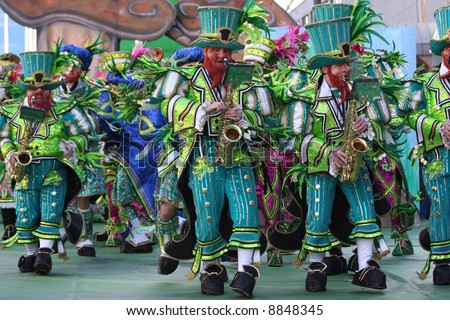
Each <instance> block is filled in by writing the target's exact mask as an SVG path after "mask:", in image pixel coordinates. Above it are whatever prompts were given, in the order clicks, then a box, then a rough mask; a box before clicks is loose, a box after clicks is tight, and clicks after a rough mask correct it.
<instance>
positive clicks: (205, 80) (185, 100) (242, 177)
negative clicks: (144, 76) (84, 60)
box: [155, 1, 271, 297]
mask: <svg viewBox="0 0 450 320" xmlns="http://www.w3.org/2000/svg"><path fill="white" fill-rule="evenodd" d="M248 4H254V5H257V6H259V4H256V3H255V2H253V1H249V2H247V4H246V7H244V9H243V10H240V9H237V8H229V7H219V6H218V7H199V8H198V13H199V19H200V25H201V30H202V32H201V35H200V37H199V38H198V39H197V40H195V41H194V42H193V43H192V45H195V46H198V47H201V48H203V52H204V55H205V58H204V61H203V64H199V65H196V66H186V67H181V68H178V69H177V70H175V71H171V72H169V73H168V74H167V75H166V76H165V77H164V79H163V81H161V82H160V87H159V88H160V90H159V93H158V97H159V96H160V97H162V98H164V100H163V101H162V102H161V110H162V111H163V115H164V116H166V118H167V120H168V123H169V124H170V125H171V127H172V129H173V135H174V136H179V138H180V143H181V145H182V147H180V148H179V150H180V155H179V157H178V158H177V159H178V164H177V169H178V183H177V184H178V188H179V190H180V192H181V194H182V196H183V200H184V204H185V206H186V214H187V217H188V219H189V222H190V230H189V232H190V233H192V232H195V239H196V241H195V242H196V243H195V257H194V263H193V266H192V276H193V277H194V276H195V275H197V274H198V273H200V274H201V275H200V280H201V290H200V291H201V293H202V294H207V295H219V294H223V293H224V282H225V281H227V273H226V270H225V268H224V266H223V265H221V264H220V257H221V256H222V255H223V254H225V253H226V252H227V251H228V250H230V249H232V248H236V247H237V261H238V272H237V273H236V274H235V276H234V278H233V280H232V281H231V283H230V288H231V289H232V290H234V291H236V292H238V293H239V294H241V295H243V296H245V297H251V296H252V293H253V289H254V286H255V283H256V278H258V277H259V271H258V269H257V268H256V267H255V266H254V265H252V263H253V262H254V255H255V249H256V251H258V248H259V247H260V243H259V229H258V207H257V197H256V189H255V187H256V185H255V177H254V172H253V168H252V167H251V159H250V157H249V154H248V152H247V146H246V143H245V140H246V138H249V135H248V133H247V131H246V126H247V122H246V121H245V119H244V118H243V117H242V116H243V115H245V116H247V113H246V112H247V111H249V112H251V111H254V110H257V109H259V108H265V107H270V105H271V103H270V95H269V93H268V92H267V91H263V90H259V91H257V90H252V87H251V86H249V85H248V84H242V85H239V86H236V88H234V86H233V85H232V83H230V82H229V83H228V86H227V83H223V82H222V81H224V74H225V71H226V70H227V62H229V63H230V62H231V55H232V51H234V50H241V49H243V47H244V46H243V45H241V44H240V43H238V42H237V39H238V36H239V32H238V27H239V26H240V25H242V23H243V21H246V20H242V19H247V18H248V12H249V11H250V10H248V6H247V5H248ZM253 8H255V7H253ZM260 18H261V17H260ZM261 19H262V18H261ZM262 21H263V22H264V23H265V19H262ZM246 66H247V67H249V68H247V69H248V71H247V75H250V79H251V77H252V75H253V68H252V67H251V66H250V65H247V64H244V63H242V66H241V68H240V69H239V71H238V72H240V73H243V72H246V70H247V69H246V68H245V67H246ZM234 76H240V75H239V74H235V75H234ZM225 79H226V77H225ZM232 79H237V78H232ZM227 88H228V91H227ZM232 88H233V89H234V90H231V89H232ZM155 92H156V93H157V92H158V91H155ZM228 125H230V126H229V127H228ZM226 127H228V128H229V129H234V131H235V132H236V131H237V132H241V134H237V135H236V136H237V137H235V139H233V140H235V143H232V144H230V145H228V146H229V147H230V149H229V150H226V147H223V146H226V145H227V142H225V143H224V138H226V136H225V134H226V132H225V131H223V130H222V129H225V128H226ZM219 142H221V143H222V145H219ZM226 203H229V206H227V205H226ZM227 207H228V210H229V212H228V210H227V211H225V210H224V209H226V208H227ZM227 217H231V221H232V230H230V234H228V236H229V237H228V241H227V239H226V237H225V235H224V233H222V232H221V230H220V228H221V227H223V226H224V224H222V223H221V220H222V219H226V218H227ZM174 242H175V243H173V244H174V246H177V245H182V243H183V242H182V241H174ZM169 244H170V242H169ZM167 247H168V245H166V249H167ZM180 251H181V250H180ZM184 251H185V250H184ZM166 252H167V250H166ZM258 253H259V252H258ZM184 254H186V252H184Z"/></svg>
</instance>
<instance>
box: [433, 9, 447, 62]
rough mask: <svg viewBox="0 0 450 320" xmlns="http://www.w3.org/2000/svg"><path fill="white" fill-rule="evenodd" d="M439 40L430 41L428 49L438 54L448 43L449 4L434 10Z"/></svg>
mask: <svg viewBox="0 0 450 320" xmlns="http://www.w3.org/2000/svg"><path fill="white" fill-rule="evenodd" d="M434 20H436V25H437V30H438V33H439V40H431V41H430V49H431V52H433V53H434V54H435V55H438V56H440V55H441V52H442V50H443V49H444V48H445V47H446V46H449V45H450V6H447V7H442V8H439V9H437V10H436V11H435V12H434Z"/></svg>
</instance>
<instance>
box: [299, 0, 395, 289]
mask: <svg viewBox="0 0 450 320" xmlns="http://www.w3.org/2000/svg"><path fill="white" fill-rule="evenodd" d="M359 4H360V3H358V4H357V5H359ZM352 10H353V6H352V5H344V4H327V5H316V6H314V7H313V11H314V13H315V16H316V17H317V18H318V21H317V22H315V23H311V24H308V25H307V26H306V29H307V31H308V34H309V36H310V37H311V43H312V46H313V48H314V49H315V53H316V54H315V55H314V56H313V57H312V58H311V59H310V60H309V61H308V64H307V66H308V68H309V69H311V70H314V69H320V71H321V75H320V77H319V78H318V81H317V84H316V86H315V88H314V94H315V97H314V102H313V103H312V105H310V106H308V105H306V104H303V106H301V108H299V109H298V111H299V112H301V114H300V115H299V119H302V121H301V123H300V130H302V131H303V132H302V134H301V135H300V140H299V144H298V148H299V151H300V152H301V155H300V158H301V161H302V163H303V164H304V165H305V167H306V172H307V177H306V179H307V180H308V183H305V184H306V200H307V203H308V213H307V217H306V235H305V238H304V239H303V243H302V248H301V251H300V253H299V260H298V262H297V264H298V265H300V264H301V263H302V262H303V261H304V259H305V258H306V252H309V260H310V265H309V267H308V274H307V277H306V283H305V288H306V290H307V291H313V292H320V291H325V290H326V283H327V275H326V272H325V270H326V264H325V263H324V262H323V258H324V257H325V253H326V252H327V251H329V250H331V249H332V248H333V247H335V246H336V245H338V244H339V242H338V241H336V239H335V238H334V237H332V236H330V223H331V222H332V219H333V218H332V215H331V213H332V208H333V202H334V200H335V196H336V194H337V190H338V189H340V190H341V191H342V196H343V199H339V200H338V201H345V200H346V201H348V204H349V207H350V211H349V214H350V215H351V217H350V220H351V221H352V222H353V223H354V227H353V230H351V233H350V235H349V239H351V240H354V241H355V242H356V246H357V250H358V263H359V269H358V271H357V272H356V273H355V275H354V278H353V281H352V284H355V285H358V286H362V287H369V288H373V289H385V288H386V276H385V274H384V273H383V272H382V271H381V270H380V266H379V265H378V263H376V262H375V261H374V260H372V247H373V241H374V239H375V238H377V237H381V236H382V232H381V230H380V228H379V226H378V225H377V223H376V214H375V208H374V205H373V192H372V185H371V181H370V176H369V171H368V168H367V166H366V165H365V164H364V159H363V156H364V152H366V151H367V150H368V149H369V148H370V141H371V140H373V138H374V136H375V133H374V131H373V127H374V126H375V123H373V124H372V122H373V121H379V122H382V123H386V122H389V120H390V111H389V109H388V105H387V103H386V101H385V100H384V97H383V95H382V94H381V93H379V94H378V95H377V96H376V98H375V99H374V100H371V99H369V97H364V95H359V94H360V92H359V89H362V87H363V85H362V84H361V85H360V87H356V85H357V84H356V83H353V90H354V91H352V92H351V88H350V87H349V85H348V83H346V79H348V78H349V76H350V71H351V68H350V64H349V62H350V61H351V60H352V53H353V52H352V51H353V50H352V49H351V47H350V41H351V37H350V31H351V28H350V22H351V21H350V20H351V13H352V12H353V13H354V12H355V11H352ZM355 23H356V21H355ZM330 30H339V31H336V32H335V33H333V34H332V33H331V32H332V31H330ZM352 31H355V30H354V29H353V30H352ZM355 39H356V38H355ZM355 89H358V91H356V90H355ZM355 92H356V93H358V95H357V94H355ZM350 145H352V146H355V148H356V145H358V146H359V147H360V148H361V150H358V151H354V150H355V149H353V148H350ZM345 212H347V211H344V213H345ZM341 215H343V212H341ZM339 218H340V219H346V218H347V217H345V216H344V215H343V216H341V217H339Z"/></svg>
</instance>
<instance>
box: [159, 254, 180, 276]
mask: <svg viewBox="0 0 450 320" xmlns="http://www.w3.org/2000/svg"><path fill="white" fill-rule="evenodd" d="M178 264H179V260H177V259H172V258H171V257H169V256H167V255H165V254H164V253H162V254H161V255H160V256H159V258H158V273H159V274H164V275H168V274H172V273H173V272H174V271H175V270H176V269H177V268H178Z"/></svg>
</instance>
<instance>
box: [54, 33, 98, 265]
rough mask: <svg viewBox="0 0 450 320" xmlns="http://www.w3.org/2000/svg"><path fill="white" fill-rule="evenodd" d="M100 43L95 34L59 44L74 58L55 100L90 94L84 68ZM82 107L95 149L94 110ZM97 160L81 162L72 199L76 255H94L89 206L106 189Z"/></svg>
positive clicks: (89, 62) (96, 132) (95, 148)
mask: <svg viewBox="0 0 450 320" xmlns="http://www.w3.org/2000/svg"><path fill="white" fill-rule="evenodd" d="M101 45H102V42H101V41H100V35H99V36H98V38H97V39H96V41H94V42H93V43H92V44H90V45H88V46H86V47H85V48H83V47H78V46H75V45H73V44H65V45H63V46H61V48H60V50H61V54H66V55H67V54H70V55H73V56H74V57H75V59H71V60H70V61H71V62H72V63H71V64H70V65H67V66H66V70H65V71H64V72H63V74H62V81H63V84H62V85H61V86H60V87H59V88H58V89H59V90H58V96H57V97H56V101H57V102H59V101H68V100H71V99H76V98H77V97H78V96H80V95H87V94H92V91H93V89H90V88H89V87H92V86H94V84H92V83H90V82H89V80H88V79H87V72H88V71H89V68H90V65H91V62H92V59H93V57H94V55H95V54H100V53H102V52H104V51H105V49H102V48H101V47H100V46H101ZM95 107H96V106H95ZM84 111H85V112H86V113H87V114H88V115H89V117H90V118H92V119H93V120H94V121H93V123H94V125H95V127H94V131H93V132H91V133H89V135H87V138H88V151H89V152H97V153H99V152H100V151H101V146H102V141H101V138H102V136H101V135H100V134H99V131H100V128H99V127H98V123H96V121H95V116H94V112H95V111H94V110H93V109H91V110H89V109H87V108H86V110H84ZM100 163H101V161H97V166H95V165H92V164H91V163H86V164H85V166H84V173H85V180H84V181H83V188H82V190H81V192H80V193H79V194H78V196H77V199H76V204H77V207H78V211H79V212H80V213H81V214H82V216H83V222H84V228H83V231H82V235H81V238H80V241H79V242H78V243H77V244H76V248H77V253H78V255H80V256H86V257H95V248H94V234H93V225H92V224H93V219H94V216H93V210H92V207H91V198H92V197H94V196H101V195H104V194H105V193H106V182H105V175H104V170H103V168H102V167H101V166H100Z"/></svg>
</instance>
